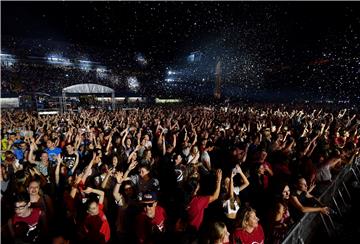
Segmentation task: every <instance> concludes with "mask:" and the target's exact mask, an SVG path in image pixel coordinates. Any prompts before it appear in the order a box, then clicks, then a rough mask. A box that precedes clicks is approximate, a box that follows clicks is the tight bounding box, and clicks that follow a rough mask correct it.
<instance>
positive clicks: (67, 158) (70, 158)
mask: <svg viewBox="0 0 360 244" xmlns="http://www.w3.org/2000/svg"><path fill="white" fill-rule="evenodd" d="M75 161H76V154H75V153H73V154H68V153H65V155H64V157H63V162H64V163H65V165H66V167H67V168H68V169H72V168H73V167H74V166H75Z"/></svg>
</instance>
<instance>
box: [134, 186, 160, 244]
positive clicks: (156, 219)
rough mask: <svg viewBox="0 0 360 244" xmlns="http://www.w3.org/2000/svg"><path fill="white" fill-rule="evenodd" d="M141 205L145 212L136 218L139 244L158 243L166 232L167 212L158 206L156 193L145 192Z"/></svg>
mask: <svg viewBox="0 0 360 244" xmlns="http://www.w3.org/2000/svg"><path fill="white" fill-rule="evenodd" d="M141 204H142V206H143V211H142V212H141V213H140V214H139V215H138V216H137V217H136V222H135V223H136V227H135V230H136V235H137V240H138V243H156V240H157V238H159V237H160V236H161V234H162V233H164V232H165V222H166V212H165V210H164V209H163V208H162V207H161V206H159V205H157V195H156V192H145V193H144V195H143V197H142V200H141Z"/></svg>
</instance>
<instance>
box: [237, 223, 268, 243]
mask: <svg viewBox="0 0 360 244" xmlns="http://www.w3.org/2000/svg"><path fill="white" fill-rule="evenodd" d="M232 243H233V244H238V243H241V244H264V231H263V228H262V227H261V225H260V224H259V225H258V226H257V227H256V228H255V229H254V230H253V232H251V233H249V232H247V231H246V230H244V229H236V230H235V231H234V234H233V237H232Z"/></svg>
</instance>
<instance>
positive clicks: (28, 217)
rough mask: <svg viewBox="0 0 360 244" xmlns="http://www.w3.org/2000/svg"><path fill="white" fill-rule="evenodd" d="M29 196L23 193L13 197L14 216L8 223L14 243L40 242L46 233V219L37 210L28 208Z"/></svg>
mask: <svg viewBox="0 0 360 244" xmlns="http://www.w3.org/2000/svg"><path fill="white" fill-rule="evenodd" d="M30 205H31V203H30V196H29V195H28V194H27V193H25V192H23V193H19V194H16V196H15V204H14V208H15V215H14V217H12V218H11V219H9V221H8V226H9V231H10V234H11V237H12V238H13V239H14V240H15V242H16V243H17V242H21V243H35V242H40V241H41V238H42V237H43V236H44V234H45V233H46V230H45V229H44V228H45V227H46V218H45V215H44V213H43V212H42V211H41V210H40V209H39V208H31V207H30Z"/></svg>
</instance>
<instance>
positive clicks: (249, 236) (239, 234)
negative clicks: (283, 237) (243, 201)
mask: <svg viewBox="0 0 360 244" xmlns="http://www.w3.org/2000/svg"><path fill="white" fill-rule="evenodd" d="M236 223H237V228H236V229H235V231H234V233H233V236H232V243H234V244H235V243H236V244H237V243H242V244H252V243H259V244H263V243H264V239H265V236H264V231H263V228H262V226H261V225H260V224H259V218H258V217H257V216H256V211H255V210H254V209H253V208H251V207H247V208H245V209H244V210H243V211H241V212H240V211H239V212H238V215H237V216H236Z"/></svg>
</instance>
